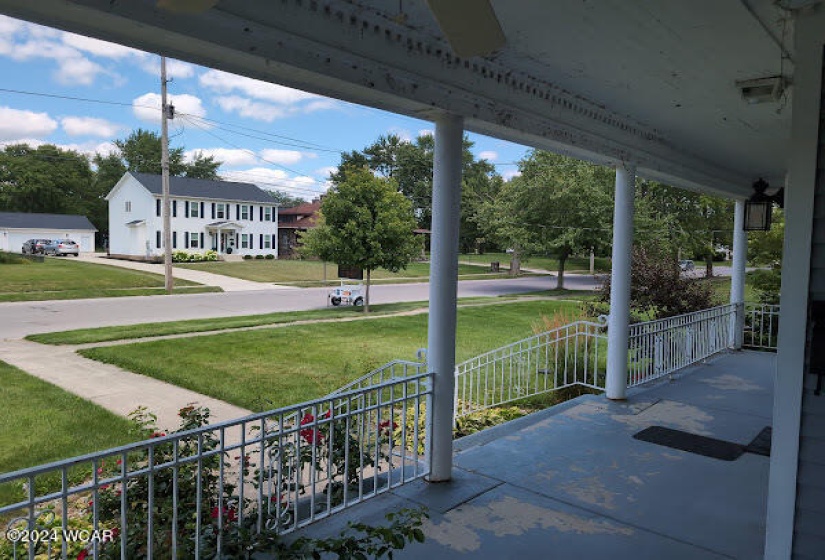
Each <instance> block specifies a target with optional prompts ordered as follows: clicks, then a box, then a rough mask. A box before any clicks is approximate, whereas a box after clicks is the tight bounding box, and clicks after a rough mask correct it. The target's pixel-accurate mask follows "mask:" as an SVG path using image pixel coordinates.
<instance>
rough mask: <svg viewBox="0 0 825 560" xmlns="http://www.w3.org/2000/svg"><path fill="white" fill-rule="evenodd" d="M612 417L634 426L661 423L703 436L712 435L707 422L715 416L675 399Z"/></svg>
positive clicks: (642, 426)
mask: <svg viewBox="0 0 825 560" xmlns="http://www.w3.org/2000/svg"><path fill="white" fill-rule="evenodd" d="M611 418H612V419H613V420H615V421H616V422H621V423H622V424H625V425H627V426H630V427H632V428H638V429H642V428H647V427H648V426H657V425H660V426H669V427H674V428H677V429H679V430H684V431H686V432H690V433H693V434H699V435H703V436H709V435H712V433H711V431H710V430H709V429H708V426H707V424H708V423H710V422H711V421H712V420H713V416H711V415H710V414H708V413H707V412H705V411H704V410H702V409H701V408H698V407H696V406H693V405H690V404H685V403H680V402H675V401H661V402H659V403H657V404H656V405H654V406H652V407H650V408H648V409H647V410H646V411H644V412H643V413H641V414H638V415H636V416H626V415H623V414H614V415H612V416H611Z"/></svg>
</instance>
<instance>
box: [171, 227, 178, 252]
mask: <svg viewBox="0 0 825 560" xmlns="http://www.w3.org/2000/svg"><path fill="white" fill-rule="evenodd" d="M177 248H178V232H176V231H173V232H172V249H177Z"/></svg>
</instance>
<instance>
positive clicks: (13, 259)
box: [0, 251, 30, 264]
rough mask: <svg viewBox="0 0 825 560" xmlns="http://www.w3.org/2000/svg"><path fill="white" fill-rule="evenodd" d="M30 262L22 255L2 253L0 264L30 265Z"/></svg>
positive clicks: (0, 254)
mask: <svg viewBox="0 0 825 560" xmlns="http://www.w3.org/2000/svg"><path fill="white" fill-rule="evenodd" d="M29 262H30V261H28V260H26V259H24V258H23V257H21V256H20V255H16V254H14V253H6V252H5V251H0V264H28V263H29Z"/></svg>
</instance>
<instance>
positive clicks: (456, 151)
mask: <svg viewBox="0 0 825 560" xmlns="http://www.w3.org/2000/svg"><path fill="white" fill-rule="evenodd" d="M463 146H464V119H463V118H462V117H459V116H456V115H451V114H446V115H442V116H439V117H438V118H437V119H436V123H435V161H434V166H433V216H432V242H431V248H430V316H429V324H428V330H427V334H428V337H427V338H428V340H427V368H428V370H429V371H430V372H432V373H433V394H432V398H431V399H430V410H429V411H428V413H427V418H428V419H429V421H430V422H431V424H430V426H429V428H430V437H429V442H430V443H429V449H428V451H429V456H430V477H429V480H430V482H445V481H448V480H450V478H451V477H452V469H453V413H454V406H455V339H456V297H457V292H458V227H459V215H460V214H459V212H460V207H461V169H462V155H463Z"/></svg>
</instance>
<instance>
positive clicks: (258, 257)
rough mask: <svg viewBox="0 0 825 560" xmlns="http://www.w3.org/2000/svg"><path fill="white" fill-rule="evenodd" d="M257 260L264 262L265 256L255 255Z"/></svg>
mask: <svg viewBox="0 0 825 560" xmlns="http://www.w3.org/2000/svg"><path fill="white" fill-rule="evenodd" d="M255 260H256V261H262V260H264V256H263V255H255Z"/></svg>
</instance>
